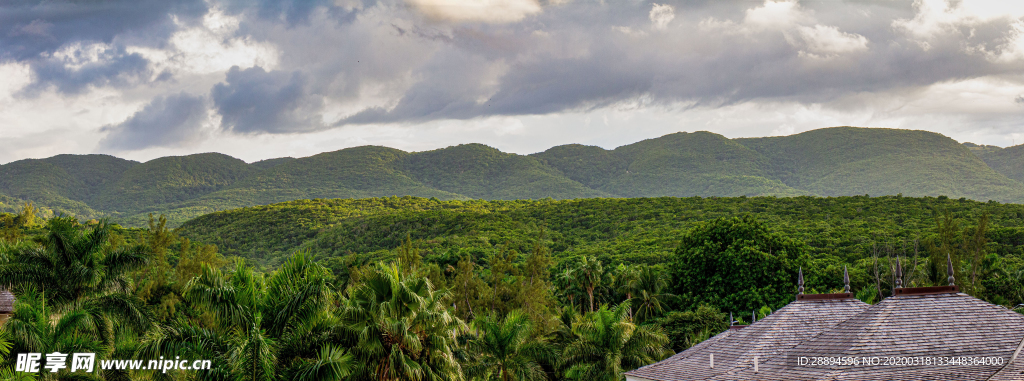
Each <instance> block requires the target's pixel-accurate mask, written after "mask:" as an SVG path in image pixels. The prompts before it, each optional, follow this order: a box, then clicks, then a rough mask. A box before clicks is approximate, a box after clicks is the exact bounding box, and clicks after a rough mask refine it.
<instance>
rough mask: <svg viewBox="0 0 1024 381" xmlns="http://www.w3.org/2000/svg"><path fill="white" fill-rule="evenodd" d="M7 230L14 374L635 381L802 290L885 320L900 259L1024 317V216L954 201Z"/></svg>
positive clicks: (379, 214) (354, 208)
mask: <svg viewBox="0 0 1024 381" xmlns="http://www.w3.org/2000/svg"><path fill="white" fill-rule="evenodd" d="M0 229H2V230H0V233H2V234H0V284H8V285H11V286H12V290H13V291H14V293H15V294H16V295H17V298H18V299H17V303H16V306H15V311H14V314H13V315H12V316H11V317H10V318H9V320H8V321H7V322H6V323H5V325H4V328H3V330H2V331H0V353H7V354H8V362H7V363H6V365H3V366H0V369H4V370H3V371H5V372H7V373H6V374H8V375H10V374H11V373H10V371H11V369H12V368H11V366H12V365H13V356H10V354H16V353H24V352H38V353H50V352H54V351H60V352H64V353H67V352H75V351H78V352H81V351H91V352H95V353H97V354H98V357H100V358H104V359H126V358H139V359H153V358H159V357H160V356H164V357H165V358H171V357H180V358H185V359H210V360H212V364H213V368H212V369H210V370H208V371H181V370H174V371H170V372H167V373H162V372H154V371H142V370H136V371H113V370H109V371H98V372H97V373H95V374H92V375H90V376H89V377H93V378H94V379H106V380H114V379H118V380H120V379H154V380H156V379H181V380H184V379H203V380H221V379H224V380H227V379H232V380H239V379H241V380H293V379H301V380H544V379H547V380H575V379H595V380H621V379H622V376H621V372H622V371H625V370H629V369H632V368H635V367H638V366H641V365H644V364H649V363H652V362H655V361H658V360H660V359H662V358H665V357H667V356H669V355H671V354H672V353H675V352H678V351H681V350H684V349H686V348H688V347H690V346H692V345H694V344H696V343H699V342H701V341H703V340H705V339H707V338H708V337H711V336H713V335H715V334H717V333H719V332H721V331H723V330H725V329H726V328H727V327H728V325H729V323H730V322H729V315H730V313H731V314H732V315H733V316H734V317H735V319H736V320H735V322H736V323H739V324H743V323H744V322H745V321H750V320H751V319H752V318H761V317H763V316H766V315H768V314H771V313H772V311H774V310H777V309H779V308H781V307H782V306H784V305H786V304H787V303H789V302H791V301H793V300H794V294H795V291H796V277H797V272H798V271H800V270H802V271H803V273H804V274H805V277H806V287H807V292H808V293H827V292H838V291H839V290H841V289H842V287H843V283H842V278H843V277H842V274H843V271H844V269H848V270H849V273H850V278H851V286H852V290H853V292H854V293H855V295H856V297H857V298H859V299H861V300H864V301H865V302H868V303H874V302H877V301H879V300H881V299H882V298H884V297H887V296H888V295H890V294H891V293H892V285H893V284H895V278H894V277H895V275H894V274H895V271H894V267H895V265H896V261H897V260H898V261H900V265H901V267H902V269H903V271H902V279H901V281H902V284H904V285H906V286H929V285H939V284H944V282H945V280H946V260H947V258H950V260H951V261H952V262H953V263H954V267H955V271H956V274H957V284H958V285H960V286H961V287H962V290H963V291H964V292H967V293H969V294H971V295H973V296H975V297H978V298H981V299H984V300H987V301H989V302H991V303H994V304H998V305H1002V306H1005V307H1006V308H1010V309H1013V308H1016V307H1019V306H1020V305H1021V304H1022V303H1024V246H1022V244H1024V205H1019V204H1002V203H997V202H978V201H972V200H968V199H950V198H948V197H904V196H903V195H896V196H887V197H867V196H851V197H835V198H821V197H808V196H803V197H791V198H777V197H731V198H718V197H713V198H701V197H689V198H675V197H661V198H634V199H600V198H598V199H577V200H554V199H544V200H513V201H484V200H448V201H442V200H439V199H436V198H418V197H383V198H370V199H312V200H299V201H291V202H286V203H280V204H273V205H266V206H255V207H249V208H242V209H236V210H230V211H224V212H218V213H213V214H209V215H205V216H202V217H199V218H196V219H193V220H190V221H188V222H186V223H184V224H182V225H181V226H180V227H179V228H176V229H171V228H170V225H169V224H168V222H167V219H166V218H164V217H163V216H150V217H149V218H148V222H147V226H146V227H142V228H129V227H122V226H121V225H117V224H112V223H109V222H108V221H106V220H102V219H101V220H79V219H76V218H74V217H53V218H49V219H42V218H40V217H38V216H37V213H36V212H35V210H33V206H32V205H25V206H23V207H22V209H21V210H19V211H17V212H16V213H7V214H2V215H0ZM1021 311H1024V310H1021ZM62 372H63V373H58V374H56V378H58V379H82V378H74V377H76V376H80V375H75V374H72V373H70V372H67V371H66V370H65V371H62ZM18 375H20V376H21V377H27V378H29V379H31V377H32V376H31V375H29V374H26V373H19V374H18ZM12 376H15V375H12ZM37 376H38V377H39V378H47V379H48V378H52V377H51V376H53V375H52V374H50V373H48V372H45V371H44V372H40V373H39V374H38V375H37ZM0 377H5V376H3V375H0Z"/></svg>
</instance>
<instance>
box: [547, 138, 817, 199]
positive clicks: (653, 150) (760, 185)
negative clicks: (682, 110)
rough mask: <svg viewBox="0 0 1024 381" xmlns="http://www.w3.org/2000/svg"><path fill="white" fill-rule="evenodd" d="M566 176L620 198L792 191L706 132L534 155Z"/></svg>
mask: <svg viewBox="0 0 1024 381" xmlns="http://www.w3.org/2000/svg"><path fill="white" fill-rule="evenodd" d="M536 157H538V158H540V159H543V160H545V161H546V162H547V163H548V164H549V165H552V166H554V167H555V168H558V169H559V170H561V171H562V172H563V173H565V174H566V175H567V176H569V178H572V179H574V180H577V181H580V182H583V183H584V184H587V185H589V186H591V187H594V188H597V189H599V190H603V191H606V192H608V193H612V194H616V195H619V196H622V197H658V196H677V197H687V196H758V195H778V196H796V195H801V194H807V192H803V191H800V190H797V189H792V188H790V187H788V186H786V185H785V184H783V183H782V182H780V181H778V180H773V179H770V178H767V175H768V172H769V171H768V163H767V160H765V158H764V157H762V156H761V155H760V154H758V153H757V152H754V151H753V150H751V149H749V148H747V147H744V146H742V145H740V144H737V143H736V142H734V141H732V140H729V139H728V138H726V137H724V136H722V135H718V134H713V133H710V132H703V131H702V132H694V133H685V132H679V133H675V134H670V135H665V136H662V137H659V138H655V139H648V140H644V141H641V142H637V143H634V144H630V145H626V146H622V147H619V148H616V149H615V150H612V151H606V150H604V149H601V148H599V147H586V146H579V145H570V146H559V147H555V148H552V149H550V150H548V151H545V152H542V153H539V154H536Z"/></svg>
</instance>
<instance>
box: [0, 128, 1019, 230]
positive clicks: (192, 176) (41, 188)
mask: <svg viewBox="0 0 1024 381" xmlns="http://www.w3.org/2000/svg"><path fill="white" fill-rule="evenodd" d="M1021 168H1024V148H1021V147H1012V148H1007V149H1001V148H998V147H988V146H987V147H980V146H976V145H971V144H969V143H965V144H958V143H957V142H955V141H953V140H952V139H949V138H947V137H945V136H942V135H939V134H935V133H931V132H925V131H908V130H893V129H870V128H853V127H836V128H826V129H820V130H814V131H809V132H805V133H801V134H797V135H792V136H784V137H770V138H748V139H728V138H725V137H724V136H721V135H718V134H713V133H710V132H694V133H683V132H680V133H675V134H669V135H665V136H662V137H659V138H655V139H648V140H644V141H641V142H637V143H634V144H629V145H624V146H621V147H618V148H616V149H613V150H606V149H603V148H600V147H594V146H583V145H577V144H573V145H564V146H557V147H553V148H551V149H548V150H546V151H544V152H539V153H535V154H532V155H525V156H524V155H518V154H512V153H505V152H501V151H499V150H497V149H495V148H492V147H488V146H485V145H481V144H465V145H459V146H454V147H448V148H443V149H437V150H432V151H425V152H413V153H409V152H405V151H401V150H397V149H392V148H386V147H374V146H364V147H354V148H346V149H342V150H339V151H334V152H325V153H320V154H315V155H312V156H308V157H302V158H278V159H269V160H263V161H259V162H255V163H251V164H246V163H245V162H243V161H241V160H239V159H236V158H232V157H230V156H226V155H222V154H217V153H205V154H196V155H189V156H180V157H164V158H159V159H155V160H151V161H148V162H146V163H138V162H134V161H129V160H123V159H119V158H116V157H113V156H107V155H59V156H54V157H51V158H47V159H28V160H20V161H16V162H12V163H8V164H4V165H0V196H2V197H5V198H4V200H7V201H3V202H5V203H7V204H10V205H11V206H8V207H5V206H3V205H0V208H6V209H4V210H11V211H13V210H15V209H16V208H15V206H14V205H20V204H23V203H24V202H27V201H31V202H33V203H34V204H35V206H36V210H37V211H39V213H40V216H41V217H48V216H52V215H57V214H68V215H75V216H78V217H82V218H98V217H104V216H106V217H111V218H114V219H116V220H117V221H120V222H121V223H123V224H126V225H128V226H143V225H145V224H146V221H147V219H148V217H147V216H148V214H150V213H155V214H164V215H166V216H167V217H168V220H169V224H170V225H171V226H178V225H179V224H181V223H182V222H184V221H186V220H188V219H190V218H193V217H197V216H200V215H203V214H207V213H211V212H215V211H219V210H228V209H234V208H241V207H247V206H256V205H266V204H272V203H278V202H285V201H292V200H302V199H311V198H367V197H383V196H392V195H395V196H406V195H409V196H417V197H428V198H429V197H434V198H437V199H439V200H469V199H482V200H515V199H534V200H537V199H544V198H552V199H555V200H563V199H575V198H593V197H610V198H617V197H661V196H675V197H691V196H702V197H716V196H717V197H734V196H779V197H789V196H801V195H816V196H848V195H864V194H868V195H872V196H882V195H897V194H902V195H904V196H940V195H944V196H948V197H951V198H961V197H965V198H968V199H972V200H978V201H988V200H995V201H999V202H1024V172H1022V171H1024V170H1022V169H1021Z"/></svg>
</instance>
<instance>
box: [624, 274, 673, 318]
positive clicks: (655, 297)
mask: <svg viewBox="0 0 1024 381" xmlns="http://www.w3.org/2000/svg"><path fill="white" fill-rule="evenodd" d="M632 286H633V288H632V290H633V292H635V294H634V296H633V298H632V299H631V301H630V303H631V304H635V305H637V308H636V315H635V316H634V317H635V319H636V321H637V322H644V321H646V320H648V319H650V318H652V317H654V316H655V315H656V314H658V313H661V312H663V311H664V310H665V307H664V306H663V305H662V304H663V302H664V301H665V300H666V299H676V298H677V297H676V296H675V295H672V294H670V293H666V292H663V291H664V290H665V289H666V288H668V280H666V279H665V276H664V274H663V273H662V272H660V271H658V270H657V269H655V268H652V267H650V266H642V267H640V268H639V269H638V270H637V272H636V277H635V278H634V282H633V284H632Z"/></svg>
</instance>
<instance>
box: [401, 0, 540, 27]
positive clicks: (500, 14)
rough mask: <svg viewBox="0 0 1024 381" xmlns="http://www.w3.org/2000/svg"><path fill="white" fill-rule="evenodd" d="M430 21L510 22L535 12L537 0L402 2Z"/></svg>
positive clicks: (424, 0)
mask: <svg viewBox="0 0 1024 381" xmlns="http://www.w3.org/2000/svg"><path fill="white" fill-rule="evenodd" d="M406 2H407V3H408V4H409V5H411V6H412V7H413V8H415V9H416V10H417V11H419V12H421V13H423V14H424V15H426V16H427V17H429V18H431V19H434V20H442V21H452V22H484V23H510V22H516V21H519V20H522V19H523V18H525V17H526V16H529V15H532V14H536V13H539V12H540V11H541V6H540V3H539V2H537V0H406Z"/></svg>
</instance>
